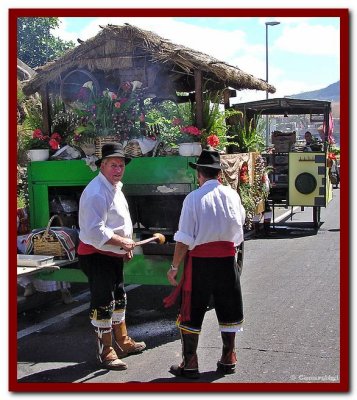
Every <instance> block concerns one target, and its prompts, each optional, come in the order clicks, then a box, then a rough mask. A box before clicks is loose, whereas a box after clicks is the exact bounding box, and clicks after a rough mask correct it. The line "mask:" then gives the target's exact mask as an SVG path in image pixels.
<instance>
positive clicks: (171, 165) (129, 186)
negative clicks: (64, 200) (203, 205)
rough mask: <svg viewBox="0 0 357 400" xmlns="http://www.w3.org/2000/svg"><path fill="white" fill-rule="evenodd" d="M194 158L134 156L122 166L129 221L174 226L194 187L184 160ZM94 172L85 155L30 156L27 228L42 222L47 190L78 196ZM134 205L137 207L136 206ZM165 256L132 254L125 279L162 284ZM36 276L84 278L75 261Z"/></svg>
mask: <svg viewBox="0 0 357 400" xmlns="http://www.w3.org/2000/svg"><path fill="white" fill-rule="evenodd" d="M195 160H196V157H182V156H168V157H139V158H134V159H133V160H132V161H131V162H130V163H129V164H128V165H127V166H126V171H125V175H124V178H123V184H124V186H123V192H124V193H125V195H126V197H127V199H128V203H129V208H130V207H132V208H130V211H131V213H132V219H133V222H134V224H135V223H136V224H137V226H139V225H141V222H142V223H143V224H146V226H145V228H146V233H147V234H149V235H151V234H152V233H150V232H154V231H155V229H158V231H160V229H163V231H161V232H162V233H164V234H166V233H165V231H164V230H165V228H167V226H169V225H170V229H171V230H172V229H173V228H174V227H175V226H177V224H178V216H179V211H180V209H181V206H182V201H183V199H184V197H185V196H186V195H187V194H188V193H189V192H190V191H192V190H194V189H195V188H196V187H197V178H196V171H195V170H194V169H192V168H190V167H189V162H190V161H195ZM97 174H98V170H96V171H92V170H91V169H90V168H89V166H88V165H87V164H86V162H85V160H70V161H36V162H30V163H29V165H28V189H29V205H30V224H31V228H32V229H35V228H42V227H46V226H47V224H48V221H49V219H50V216H51V215H52V214H53V213H51V210H50V201H51V196H52V197H53V195H56V194H58V193H60V194H61V193H62V194H63V193H65V194H66V195H73V196H74V198H75V199H76V201H77V202H78V201H79V198H80V194H81V192H82V191H83V189H84V187H85V186H86V185H87V184H88V183H89V182H90V181H91V180H92V179H93V178H94V177H95V176H96V175H97ZM170 204H174V212H171V208H170V207H171V206H170ZM138 207H141V209H140V210H139V212H138V210H137V208H138ZM134 208H135V209H134ZM144 213H145V214H146V216H145V215H143V214H144ZM134 219H135V221H134ZM139 222H140V224H139ZM148 224H149V225H150V224H152V226H147V225H148ZM165 225H166V226H165ZM135 226H136V225H134V231H135V233H136V239H135V240H139V239H140V232H138V229H136V230H135ZM139 231H140V229H139ZM148 232H149V233H148ZM171 239H172V237H171ZM154 246H155V245H154ZM172 248H173V246H172ZM171 259H172V254H163V255H162V254H160V255H153V254H152V253H150V254H149V255H147V254H137V255H135V256H134V258H133V260H131V261H130V262H128V263H126V264H125V281H126V283H133V284H150V285H167V284H168V282H167V278H166V273H167V270H168V269H169V267H170V262H171ZM38 277H39V278H41V279H45V280H57V281H69V282H86V277H85V275H84V274H83V273H82V271H81V270H80V269H79V268H78V267H76V268H73V267H68V268H67V267H63V268H61V269H60V270H57V271H54V272H48V273H47V272H42V273H39V274H38Z"/></svg>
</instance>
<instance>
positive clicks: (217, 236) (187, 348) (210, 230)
mask: <svg viewBox="0 0 357 400" xmlns="http://www.w3.org/2000/svg"><path fill="white" fill-rule="evenodd" d="M190 166H191V167H192V168H194V169H196V170H197V179H198V183H199V186H200V187H199V188H198V189H196V190H194V191H193V192H191V193H189V194H188V195H187V197H186V198H185V200H184V203H183V207H182V211H181V216H180V221H179V227H178V231H177V232H176V233H175V236H174V239H175V240H176V246H175V252H174V256H173V261H172V265H171V268H170V270H169V271H168V272H167V277H168V280H169V282H170V283H171V284H172V285H173V286H176V288H175V290H174V291H173V293H172V294H171V295H170V296H168V297H167V298H165V299H164V304H165V306H166V307H169V306H171V305H173V304H174V303H175V300H176V298H177V297H178V296H179V295H181V306H180V313H179V316H178V320H177V325H178V328H179V330H180V333H181V340H182V347H183V361H182V363H181V364H180V365H173V366H171V368H170V372H171V373H172V374H174V375H176V376H185V377H187V378H192V379H196V378H198V377H199V371H198V359H197V346H198V338H199V334H200V333H201V329H202V323H203V319H204V316H205V312H206V310H207V307H208V306H209V302H210V297H211V296H213V299H214V306H215V311H216V315H217V319H218V323H219V330H220V332H221V336H222V341H223V349H222V356H221V359H220V360H219V361H218V363H217V370H218V371H219V372H222V373H224V374H226V373H234V372H235V366H236V361H237V358H236V353H235V334H236V332H239V331H240V330H241V324H242V322H243V302H242V294H241V287H240V276H239V275H240V274H239V270H238V266H237V262H236V250H237V246H239V245H240V244H241V243H242V242H243V239H244V236H243V225H244V222H245V210H244V208H243V206H242V203H241V199H240V197H239V194H238V193H237V192H236V191H235V190H233V189H232V188H231V187H229V186H224V185H222V184H221V183H220V180H219V178H220V173H221V170H222V169H226V167H225V166H223V165H221V163H220V156H219V153H218V152H217V151H215V150H213V149H205V150H203V151H202V153H201V155H200V157H199V158H198V160H197V163H191V162H190ZM182 261H184V271H183V274H182V278H181V281H180V283H179V284H178V283H177V281H176V276H177V274H178V271H179V268H180V264H181V262H182Z"/></svg>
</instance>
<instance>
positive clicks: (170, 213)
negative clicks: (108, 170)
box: [123, 157, 197, 255]
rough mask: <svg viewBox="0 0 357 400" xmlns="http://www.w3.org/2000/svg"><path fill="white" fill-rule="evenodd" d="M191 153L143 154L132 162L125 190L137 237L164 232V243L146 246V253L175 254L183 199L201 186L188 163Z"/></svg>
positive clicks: (141, 237)
mask: <svg viewBox="0 0 357 400" xmlns="http://www.w3.org/2000/svg"><path fill="white" fill-rule="evenodd" d="M193 160H194V158H191V157H162V158H158V157H155V158H150V157H148V158H145V157H141V158H140V160H139V161H140V162H139V161H137V160H136V159H134V160H132V162H131V163H130V164H129V165H128V167H127V169H126V172H125V175H124V179H123V183H124V186H123V192H124V194H125V197H126V199H127V201H128V205H129V210H130V215H131V219H132V222H133V226H134V233H135V236H136V240H143V239H146V238H148V237H151V236H152V234H153V233H155V232H160V233H162V234H163V235H165V237H166V243H165V244H164V245H158V244H156V243H149V244H147V245H144V246H142V250H143V254H145V255H172V254H173V251H174V247H175V244H174V241H173V235H174V233H175V232H176V231H177V228H178V223H179V218H180V213H181V209H182V203H183V200H184V199H185V197H186V195H187V194H188V193H190V192H191V191H192V190H193V189H194V188H196V187H197V184H196V177H195V171H194V170H193V169H192V168H190V167H189V166H188V161H193Z"/></svg>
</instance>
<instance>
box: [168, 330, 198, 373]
mask: <svg viewBox="0 0 357 400" xmlns="http://www.w3.org/2000/svg"><path fill="white" fill-rule="evenodd" d="M180 332H181V342H182V358H183V360H182V363H181V364H180V365H172V366H171V368H170V372H171V373H172V374H173V375H175V376H183V377H186V378H189V379H198V378H199V376H200V373H199V371H198V358H197V346H198V339H199V335H198V334H196V333H187V332H183V331H182V330H180Z"/></svg>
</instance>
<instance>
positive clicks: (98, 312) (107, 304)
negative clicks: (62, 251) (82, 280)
mask: <svg viewBox="0 0 357 400" xmlns="http://www.w3.org/2000/svg"><path fill="white" fill-rule="evenodd" d="M78 259H79V264H80V267H81V269H82V271H83V272H84V273H85V274H86V276H87V277H88V283H89V291H90V294H91V302H90V308H91V311H90V316H91V318H92V319H93V318H95V319H96V320H103V319H104V320H106V319H110V318H111V317H112V314H113V311H114V310H125V308H126V293H125V290H124V274H123V259H122V258H119V257H111V256H107V255H104V254H99V253H94V254H89V255H79V256H78Z"/></svg>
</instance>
